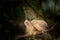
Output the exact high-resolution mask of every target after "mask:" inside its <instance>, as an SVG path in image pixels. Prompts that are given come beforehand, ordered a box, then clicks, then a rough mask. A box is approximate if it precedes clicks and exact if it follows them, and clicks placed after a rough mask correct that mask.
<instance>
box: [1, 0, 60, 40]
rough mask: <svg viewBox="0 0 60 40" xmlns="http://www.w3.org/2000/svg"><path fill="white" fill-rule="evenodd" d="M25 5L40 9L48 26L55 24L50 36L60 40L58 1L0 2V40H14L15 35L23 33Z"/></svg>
mask: <svg viewBox="0 0 60 40" xmlns="http://www.w3.org/2000/svg"><path fill="white" fill-rule="evenodd" d="M26 3H27V5H28V6H29V4H31V5H30V6H33V8H34V9H36V10H39V9H41V10H40V11H42V13H43V14H44V16H45V17H46V20H47V22H48V24H49V25H51V24H53V23H56V22H57V24H56V25H55V26H54V29H53V30H51V31H50V34H51V36H53V37H54V38H56V40H57V39H59V40H60V0H0V40H14V39H15V36H16V35H17V34H20V35H21V34H24V33H25V31H24V30H25V28H23V27H24V24H23V22H24V20H25V14H24V11H23V5H26ZM19 24H20V25H19ZM51 26H52V25H51ZM23 29H24V30H23ZM20 40H25V38H20Z"/></svg>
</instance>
